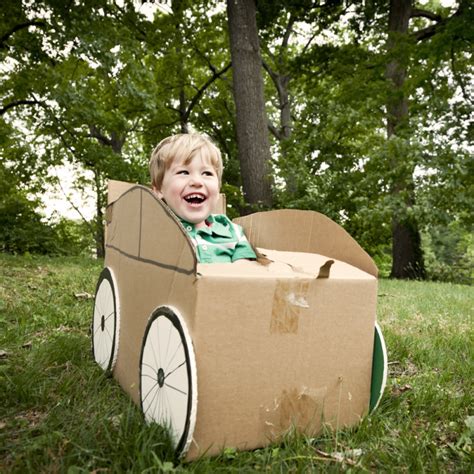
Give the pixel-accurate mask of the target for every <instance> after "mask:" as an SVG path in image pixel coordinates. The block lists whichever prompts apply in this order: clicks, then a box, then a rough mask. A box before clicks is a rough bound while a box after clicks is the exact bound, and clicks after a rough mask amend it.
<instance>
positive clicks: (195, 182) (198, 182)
mask: <svg viewBox="0 0 474 474" xmlns="http://www.w3.org/2000/svg"><path fill="white" fill-rule="evenodd" d="M189 184H190V186H202V178H201V176H200V175H197V176H194V175H193V176H191V179H190V181H189Z"/></svg>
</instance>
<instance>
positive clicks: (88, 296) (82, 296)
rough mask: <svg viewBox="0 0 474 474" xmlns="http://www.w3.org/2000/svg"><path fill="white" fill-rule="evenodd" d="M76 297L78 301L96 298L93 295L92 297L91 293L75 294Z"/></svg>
mask: <svg viewBox="0 0 474 474" xmlns="http://www.w3.org/2000/svg"><path fill="white" fill-rule="evenodd" d="M74 296H75V297H76V298H77V299H78V300H91V299H93V298H94V296H93V295H91V294H90V293H86V292H84V293H74Z"/></svg>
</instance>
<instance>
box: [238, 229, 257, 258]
mask: <svg viewBox="0 0 474 474" xmlns="http://www.w3.org/2000/svg"><path fill="white" fill-rule="evenodd" d="M232 227H233V229H234V232H235V236H236V239H237V243H236V245H235V249H234V253H233V255H232V261H233V262H235V261H236V260H241V259H243V258H248V259H253V260H255V259H256V258H257V255H256V254H255V252H254V250H253V248H252V246H251V245H250V243H249V241H248V240H247V237H245V234H244V231H243V229H242V227H241V226H240V225H238V224H234V223H233V222H232Z"/></svg>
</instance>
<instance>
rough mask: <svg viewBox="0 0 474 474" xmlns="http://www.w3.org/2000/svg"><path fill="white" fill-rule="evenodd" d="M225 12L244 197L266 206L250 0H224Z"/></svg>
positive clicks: (264, 143)
mask: <svg viewBox="0 0 474 474" xmlns="http://www.w3.org/2000/svg"><path fill="white" fill-rule="evenodd" d="M227 15H228V22H229V36H230V52H231V56H232V70H233V88H234V100H235V107H236V114H237V117H236V125H237V146H238V154H239V160H240V167H241V172H242V184H243V190H244V197H245V200H246V202H248V203H249V204H259V205H263V206H267V207H270V206H271V204H272V191H271V175H270V173H271V170H270V158H271V156H270V142H269V138H268V128H267V123H268V119H267V114H266V112H265V98H264V93H263V78H262V67H261V66H262V60H261V57H260V47H259V42H258V32H257V20H256V7H255V2H254V0H227Z"/></svg>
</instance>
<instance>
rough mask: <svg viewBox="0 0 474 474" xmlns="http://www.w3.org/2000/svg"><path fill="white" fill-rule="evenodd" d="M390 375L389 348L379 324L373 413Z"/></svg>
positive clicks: (376, 330)
mask: <svg viewBox="0 0 474 474" xmlns="http://www.w3.org/2000/svg"><path fill="white" fill-rule="evenodd" d="M387 375H388V357H387V347H386V346H385V340H384V338H383V335H382V330H381V329H380V326H379V324H378V323H377V322H376V323H375V336H374V354H373V359H372V383H371V387H370V408H369V411H370V412H373V411H374V410H375V409H376V408H377V407H378V405H379V403H380V400H381V399H382V395H383V392H384V390H385V385H386V384H387Z"/></svg>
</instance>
